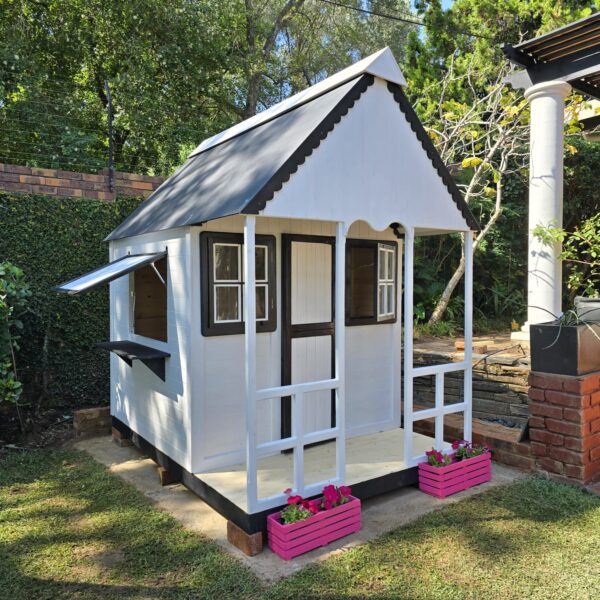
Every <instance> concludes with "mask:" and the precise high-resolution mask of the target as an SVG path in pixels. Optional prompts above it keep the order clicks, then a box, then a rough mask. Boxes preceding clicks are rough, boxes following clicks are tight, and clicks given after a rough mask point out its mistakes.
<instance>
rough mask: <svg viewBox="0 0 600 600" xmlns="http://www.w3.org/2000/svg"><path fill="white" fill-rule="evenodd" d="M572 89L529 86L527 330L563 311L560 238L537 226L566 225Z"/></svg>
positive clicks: (560, 84) (564, 85)
mask: <svg viewBox="0 0 600 600" xmlns="http://www.w3.org/2000/svg"><path fill="white" fill-rule="evenodd" d="M570 91H571V86H570V85H569V84H568V83H566V82H564V81H547V82H544V83H538V84H536V85H533V86H532V87H530V88H529V89H528V90H526V91H525V98H527V100H528V101H529V103H530V104H531V125H530V136H531V138H530V164H529V257H528V266H527V270H528V278H527V306H528V308H527V324H526V325H525V327H524V328H523V329H524V330H525V331H528V329H529V328H528V325H529V324H530V323H531V324H533V323H542V322H544V321H550V320H552V316H551V315H550V314H549V313H548V312H546V311H549V312H550V313H552V314H555V315H558V314H559V313H560V312H561V308H562V302H561V291H562V289H561V288H562V263H561V261H560V260H559V258H558V255H559V254H560V252H561V247H560V244H556V245H555V246H554V247H550V246H546V245H544V244H542V242H541V241H539V240H538V239H536V238H535V237H533V235H532V230H533V229H534V227H536V226H537V225H543V226H545V227H547V226H555V227H562V213H563V130H564V107H565V97H566V96H567V95H568V94H569V92H570ZM537 307H539V308H537ZM540 309H545V310H540Z"/></svg>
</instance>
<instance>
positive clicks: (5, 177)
mask: <svg viewBox="0 0 600 600" xmlns="http://www.w3.org/2000/svg"><path fill="white" fill-rule="evenodd" d="M0 181H12V182H14V183H16V182H19V181H20V176H19V175H18V174H17V173H4V172H2V171H0Z"/></svg>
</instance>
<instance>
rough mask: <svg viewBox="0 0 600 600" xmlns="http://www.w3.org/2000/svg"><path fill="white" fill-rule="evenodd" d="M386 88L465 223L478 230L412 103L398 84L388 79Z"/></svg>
mask: <svg viewBox="0 0 600 600" xmlns="http://www.w3.org/2000/svg"><path fill="white" fill-rule="evenodd" d="M387 88H388V90H389V91H390V92H391V93H392V95H393V96H394V99H395V100H396V102H397V103H398V106H399V107H400V110H401V111H402V113H403V114H404V116H405V117H406V120H407V121H408V124H409V125H410V128H411V129H412V130H413V131H414V132H415V135H416V136H417V139H418V140H419V142H421V147H422V148H423V150H425V153H426V154H427V156H428V157H429V160H430V161H431V163H432V164H433V167H434V169H435V170H436V171H437V173H438V175H439V176H440V178H441V180H442V181H443V183H444V185H445V186H446V188H447V190H448V192H449V193H450V196H451V197H452V200H454V203H455V204H456V206H457V207H458V210H459V211H460V213H461V214H462V216H463V218H464V219H465V221H466V222H467V225H469V227H471V229H472V230H473V231H480V230H481V227H480V225H479V223H478V221H477V219H476V218H475V216H474V215H473V213H472V212H471V209H470V208H469V206H468V204H467V203H466V202H465V199H464V198H463V196H462V194H461V193H460V190H459V189H458V187H457V185H456V183H455V182H454V179H453V178H452V175H450V172H449V171H448V168H447V167H446V165H445V164H444V161H443V160H442V157H441V156H440V155H439V153H438V151H437V150H436V148H435V146H434V145H433V142H432V141H431V138H430V137H429V135H427V132H426V131H425V127H423V123H421V121H420V119H419V117H418V116H417V113H416V112H415V109H414V108H413V107H412V105H411V104H410V102H409V101H408V98H407V97H406V95H405V94H404V92H403V91H402V88H401V87H400V86H399V85H397V84H395V83H391V82H389V81H388V83H387Z"/></svg>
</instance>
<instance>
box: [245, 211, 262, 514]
mask: <svg viewBox="0 0 600 600" xmlns="http://www.w3.org/2000/svg"><path fill="white" fill-rule="evenodd" d="M255 232H256V217H254V216H247V217H246V219H245V221H244V303H243V304H244V323H245V328H244V330H245V334H244V345H245V359H246V364H245V408H246V494H247V509H248V512H249V513H252V512H255V509H256V500H257V495H258V490H257V487H258V486H257V477H256V281H255V266H256V261H255V258H254V246H255Z"/></svg>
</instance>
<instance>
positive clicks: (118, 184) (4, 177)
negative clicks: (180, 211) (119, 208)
mask: <svg viewBox="0 0 600 600" xmlns="http://www.w3.org/2000/svg"><path fill="white" fill-rule="evenodd" d="M163 181H164V178H163V177H152V176H150V175H135V174H133V173H123V172H121V171H116V172H115V174H114V189H113V191H112V192H111V191H109V187H108V171H107V170H106V169H104V170H103V171H101V172H100V173H98V174H91V173H77V172H75V171H62V170H58V169H42V168H38V167H23V166H20V165H8V164H3V163H0V191H4V192H22V193H30V194H49V195H51V196H65V197H72V198H73V197H74V198H93V199H97V200H114V198H115V197H116V196H143V197H146V196H148V195H150V194H151V193H152V192H153V191H154V190H155V189H156V188H157V187H158V186H159V185H160V184H161V183H162V182H163Z"/></svg>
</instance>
